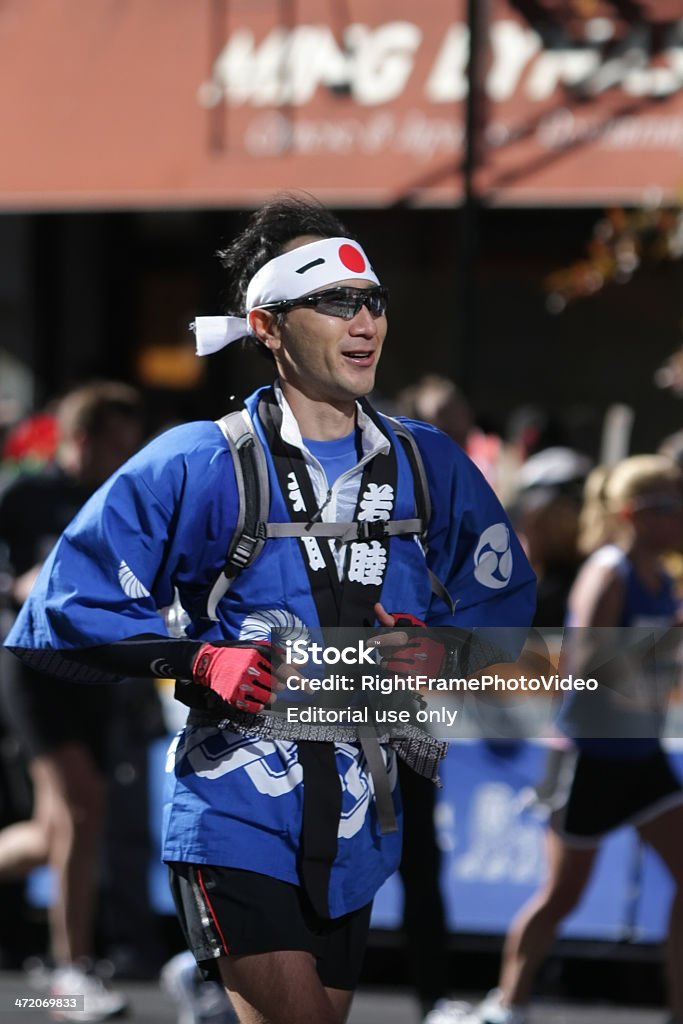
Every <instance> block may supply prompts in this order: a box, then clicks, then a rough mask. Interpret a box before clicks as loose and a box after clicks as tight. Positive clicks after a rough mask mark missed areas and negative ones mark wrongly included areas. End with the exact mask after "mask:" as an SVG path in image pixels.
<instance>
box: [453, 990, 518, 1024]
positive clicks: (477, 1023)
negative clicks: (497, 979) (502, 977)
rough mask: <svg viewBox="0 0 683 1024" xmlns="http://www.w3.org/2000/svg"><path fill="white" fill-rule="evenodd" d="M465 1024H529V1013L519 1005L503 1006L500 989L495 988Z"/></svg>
mask: <svg viewBox="0 0 683 1024" xmlns="http://www.w3.org/2000/svg"><path fill="white" fill-rule="evenodd" d="M464 1024H527V1015H526V1013H525V1012H524V1011H523V1010H520V1008H519V1007H517V1006H501V1003H500V989H498V988H494V989H493V990H492V991H491V992H489V994H488V995H487V996H486V999H484V1001H483V1002H482V1003H480V1004H479V1006H478V1007H477V1008H476V1009H475V1010H474V1012H473V1014H472V1015H471V1016H470V1017H468V1018H466V1019H465V1021H464Z"/></svg>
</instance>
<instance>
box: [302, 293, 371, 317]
mask: <svg viewBox="0 0 683 1024" xmlns="http://www.w3.org/2000/svg"><path fill="white" fill-rule="evenodd" d="M363 306H367V308H368V310H369V312H370V314H371V315H372V316H382V315H383V313H384V311H385V309H386V307H387V302H386V293H385V292H384V289H382V288H369V289H365V288H340V289H339V291H335V292H329V293H328V294H327V295H321V297H320V300H319V301H317V302H316V303H315V308H316V309H317V310H318V311H319V312H320V313H325V314H326V315H327V316H338V317H341V318H342V320H352V319H353V317H354V316H356V315H357V314H358V313H360V311H361V309H362V308H363Z"/></svg>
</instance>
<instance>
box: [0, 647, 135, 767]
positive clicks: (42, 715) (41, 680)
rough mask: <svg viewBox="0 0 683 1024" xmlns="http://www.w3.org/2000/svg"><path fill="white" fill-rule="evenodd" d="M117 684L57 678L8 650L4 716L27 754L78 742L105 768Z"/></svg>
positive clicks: (0, 694)
mask: <svg viewBox="0 0 683 1024" xmlns="http://www.w3.org/2000/svg"><path fill="white" fill-rule="evenodd" d="M116 685H117V684H116V683H70V682H66V681H65V680H62V679H55V678H53V677H52V676H47V675H44V674H43V673H40V672H34V671H33V669H30V668H28V667H27V666H26V665H22V663H21V662H20V661H18V659H16V658H15V657H14V656H13V655H10V654H9V653H8V652H5V657H4V658H3V660H2V676H1V682H0V702H1V706H2V712H1V713H2V717H3V719H4V721H5V723H6V725H7V727H8V728H9V729H10V730H11V731H12V732H13V733H14V734H15V735H16V737H17V739H18V740H19V741H20V743H21V745H22V747H23V750H24V753H25V755H26V757H27V758H29V760H32V759H33V758H35V757H39V756H41V755H42V754H49V753H50V752H51V751H53V750H55V749H57V748H58V747H62V746H66V745H67V744H70V743H78V744H79V745H80V746H84V747H86V749H87V750H88V751H89V752H90V754H91V756H92V758H93V760H94V762H95V764H96V765H97V766H98V767H99V768H100V770H101V771H104V770H105V769H106V767H107V759H108V754H109V750H108V747H109V740H108V737H109V733H110V732H111V708H112V704H113V694H114V687H115V686H116Z"/></svg>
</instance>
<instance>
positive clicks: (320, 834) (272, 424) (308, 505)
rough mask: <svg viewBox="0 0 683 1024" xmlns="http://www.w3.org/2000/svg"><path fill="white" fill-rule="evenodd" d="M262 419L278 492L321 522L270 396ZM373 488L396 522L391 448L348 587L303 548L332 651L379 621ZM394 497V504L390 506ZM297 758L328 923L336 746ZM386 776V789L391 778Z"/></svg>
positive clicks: (383, 560)
mask: <svg viewBox="0 0 683 1024" xmlns="http://www.w3.org/2000/svg"><path fill="white" fill-rule="evenodd" d="M363 408H364V411H365V413H366V414H367V415H368V416H369V417H370V419H371V420H372V421H373V423H375V425H376V426H377V428H378V429H379V430H380V431H381V432H382V433H383V434H384V435H385V436H387V434H386V429H385V428H384V427H383V425H382V423H381V421H380V420H379V418H378V417H377V415H376V414H375V412H374V410H373V409H372V408H371V406H370V405H369V404H368V403H366V402H363ZM258 414H259V418H260V419H261V422H262V423H263V426H264V429H265V433H266V437H267V440H268V448H269V449H270V453H271V455H272V458H273V463H274V466H275V471H276V474H277V478H278V483H279V485H280V491H281V493H282V496H283V498H284V501H285V505H286V506H287V510H288V513H289V516H290V518H291V520H292V521H293V522H302V523H313V522H316V521H317V520H318V519H320V517H321V515H322V508H319V507H318V503H317V501H316V498H315V493H314V491H313V485H312V484H311V479H310V477H309V475H308V469H307V468H306V463H305V461H304V457H303V455H302V453H301V451H300V450H299V449H298V448H296V447H295V446H294V445H290V444H287V443H286V442H285V441H283V439H282V411H281V409H280V407H279V405H278V404H277V400H276V398H275V394H274V392H273V389H272V388H270V389H269V390H268V391H266V392H265V393H264V395H263V397H262V398H261V401H260V402H259V407H258ZM371 484H375V485H376V487H377V488H382V494H383V496H384V499H385V500H384V501H383V503H382V504H383V508H384V509H385V511H386V514H387V518H389V519H391V518H392V517H393V510H394V506H395V503H396V492H397V487H398V468H397V462H396V455H395V452H394V450H393V446H392V447H391V448H390V450H389V453H388V454H387V455H384V454H382V455H378V456H376V457H375V458H374V459H371V460H370V461H369V462H368V463H367V464H366V465H365V467H364V469H363V475H362V479H361V484H360V488H359V491H358V501H357V503H356V510H355V513H354V517H353V518H354V520H355V521H357V522H360V523H361V531H362V532H361V533H360V535H359V539H358V541H352V542H350V543H349V544H348V545H347V550H346V558H345V563H344V572H343V580H340V579H339V574H338V571H337V565H336V563H335V560H334V557H333V554H332V550H331V548H330V544H329V542H328V541H327V540H324V539H319V540H314V541H313V540H309V542H308V543H309V544H317V547H318V552H316V553H315V556H314V557H312V555H311V551H310V549H309V548H307V544H306V540H305V539H303V538H302V539H300V540H299V545H300V548H301V555H302V558H303V561H304V565H305V566H306V571H307V574H308V579H309V583H310V587H311V593H312V595H313V600H314V601H315V606H316V609H317V612H318V618H319V621H320V624H321V626H322V627H323V631H324V634H325V642H326V643H327V644H332V643H334V634H335V632H336V631H335V626H342V627H348V626H370V625H371V624H372V623H373V622H374V621H375V613H374V605H375V604H376V602H377V601H378V600H379V597H380V594H381V590H382V583H383V576H384V569H385V568H386V565H387V562H388V558H389V538H388V537H384V536H383V535H382V521H381V520H375V521H373V520H372V519H367V520H365V519H362V520H360V521H359V519H358V517H359V515H363V514H364V512H363V508H362V504H361V503H362V501H363V498H364V496H365V495H366V494H367V493H368V489H369V486H370V485H371ZM387 485H389V487H390V488H391V491H389V489H388V487H387ZM375 493H376V492H375ZM389 494H390V496H391V501H390V502H389V501H388V500H386V498H387V495H389ZM321 560H322V561H321ZM322 563H324V566H323V564H322ZM350 576H351V577H352V578H350ZM298 752H299V761H300V763H301V766H302V769H303V777H304V808H303V824H302V832H301V842H300V848H299V873H300V877H301V881H302V884H303V887H304V888H305V890H306V893H307V895H308V897H309V899H310V900H311V903H312V904H313V907H314V909H315V910H316V912H317V913H318V914H320V916H322V917H329V916H330V913H329V901H328V892H329V882H330V873H331V870H332V864H333V862H334V859H335V857H336V854H337V831H338V828H339V818H340V815H341V809H342V794H341V786H340V783H339V775H338V773H337V766H336V762H335V754H334V744H333V743H318V742H314V741H309V740H300V741H299V743H298ZM382 774H383V776H384V781H386V775H385V773H384V772H383V773H382ZM373 777H374V776H373ZM387 785H388V783H387ZM377 786H378V781H377V779H375V787H376V788H377Z"/></svg>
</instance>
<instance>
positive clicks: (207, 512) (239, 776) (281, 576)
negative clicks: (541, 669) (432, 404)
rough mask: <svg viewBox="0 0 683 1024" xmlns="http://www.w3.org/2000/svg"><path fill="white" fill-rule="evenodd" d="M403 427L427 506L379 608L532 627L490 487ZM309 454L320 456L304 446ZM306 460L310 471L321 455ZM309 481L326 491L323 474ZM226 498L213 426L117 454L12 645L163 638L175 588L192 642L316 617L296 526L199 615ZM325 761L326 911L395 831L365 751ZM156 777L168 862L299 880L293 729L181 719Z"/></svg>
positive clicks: (370, 885)
mask: <svg viewBox="0 0 683 1024" xmlns="http://www.w3.org/2000/svg"><path fill="white" fill-rule="evenodd" d="M259 394H260V393H259V392H257V393H256V394H255V395H253V396H251V398H250V399H249V400H248V401H247V403H246V405H247V409H248V410H249V412H250V414H251V416H252V419H253V420H254V423H255V426H256V429H257V431H258V432H259V434H260V436H261V438H262V440H263V441H264V443H265V435H264V433H263V430H262V426H261V424H260V422H259V420H258V417H257V415H256V407H257V404H258V400H259ZM278 400H279V402H280V404H281V405H282V406H283V408H284V419H283V436H284V434H285V431H287V432H288V440H289V441H290V442H291V443H294V444H296V445H297V446H299V447H301V446H302V441H301V437H300V434H299V433H298V428H297V426H296V423H295V421H294V419H293V416H292V415H291V411H289V409H288V407H287V406H286V403H285V402H284V399H282V396H281V395H280V394H279V393H278ZM404 422H405V424H406V425H407V427H408V428H409V429H410V430H411V432H412V433H413V435H414V437H415V439H416V441H417V444H418V447H419V449H420V452H421V455H422V458H423V462H424V466H425V470H426V475H427V480H428V484H429V490H430V495H431V501H432V517H431V521H430V525H429V531H428V554H427V557H426V558H425V555H424V551H423V549H422V547H421V546H420V544H419V543H417V541H416V539H415V537H414V536H396V537H392V538H391V539H390V541H389V545H390V547H389V558H388V562H387V564H386V566H385V568H384V571H383V580H382V589H381V601H382V603H383V605H384V607H385V608H386V609H387V610H389V611H392V610H393V611H407V612H410V613H412V614H413V615H416V616H417V617H418V618H421V619H423V620H424V621H426V622H427V623H429V624H431V625H454V626H461V627H472V626H509V625H514V626H524V625H526V624H528V623H529V622H530V620H531V617H532V615H533V608H534V599H535V587H534V577H533V573H532V571H531V569H530V567H529V565H528V563H527V560H526V558H525V556H524V554H523V552H522V550H521V547H520V545H519V543H518V541H517V539H516V537H515V536H514V533H513V532H512V529H511V527H510V524H509V522H508V519H507V517H506V515H505V513H504V511H503V509H502V508H501V506H500V504H499V502H498V500H497V499H496V497H495V495H494V494H493V492H492V491H491V489H490V488H489V486H488V484H487V483H486V482H485V481H484V479H483V478H482V476H481V474H480V473H479V471H478V470H477V469H476V467H475V466H474V465H473V463H472V462H471V461H470V460H469V459H468V458H467V456H466V455H465V454H464V453H463V451H462V450H461V449H460V448H459V447H458V446H457V445H456V444H455V443H454V442H453V441H451V440H450V439H449V438H448V437H447V436H446V435H445V434H443V433H441V432H440V431H439V430H437V429H435V428H433V427H430V426H428V425H426V424H423V423H417V422H414V421H404ZM359 426H360V427H361V430H362V437H363V452H364V458H365V459H367V458H369V457H370V456H371V455H372V454H373V453H375V452H381V450H382V446H383V445H384V446H385V447H386V446H387V445H388V444H390V443H391V444H392V446H393V447H394V450H395V452H396V457H397V463H398V475H397V482H396V495H395V506H394V513H393V517H394V518H395V519H402V518H410V517H412V516H414V514H415V508H414V482H413V474H412V470H411V467H410V465H409V462H408V459H407V456H406V454H405V452H404V450H403V448H402V446H401V444H400V443H399V442H398V441H397V440H396V438H395V435H393V432H392V431H391V428H390V426H389V425H385V427H386V435H385V436H382V434H381V433H380V431H378V430H377V428H376V427H375V426H374V424H373V423H372V422H370V421H368V420H367V417H365V416H364V415H363V414H362V412H361V410H359ZM387 436H388V438H389V440H387ZM304 454H306V453H305V452H304ZM307 461H308V462H309V465H310V464H312V463H315V460H313V459H312V458H311V457H310V456H309V457H308V459H307ZM319 469H320V467H319V466H318V470H319ZM309 472H311V473H312V474H313V476H314V477H315V475H316V470H315V466H313V468H312V469H309ZM269 475H270V491H271V510H270V517H269V518H270V520H271V521H273V522H278V521H286V520H288V519H289V518H290V510H289V508H288V504H287V502H288V501H290V500H291V497H292V496H291V495H283V493H282V492H281V489H280V486H279V484H278V480H277V476H276V474H275V470H274V467H273V464H272V461H271V460H270V458H269ZM318 475H319V474H318ZM345 476H346V474H345ZM359 479H360V469H359V470H358V473H357V474H356V475H355V479H354V475H353V474H351V478H350V479H349V480H348V481H347V482H346V483H345V484H344V485H343V487H341V489H340V494H339V501H338V503H337V517H338V518H340V519H346V518H348V515H346V514H342V512H343V510H344V506H345V505H346V507H349V503H350V506H351V507H353V505H355V494H357V491H358V482H359ZM313 482H314V489H316V491H317V496H318V497H321V495H320V493H319V491H320V482H319V481H318V483H317V484H316V480H315V479H314V481H313ZM354 487H355V491H354ZM344 488H346V492H344ZM349 490H350V492H351V495H350V496H349V493H348V492H349ZM334 509H335V502H332V504H331V505H329V506H328V508H327V510H326V513H325V516H324V517H323V518H329V517H330V516H331V515H334V514H335V512H334ZM238 511H239V504H238V496H237V487H236V477H235V472H234V469H233V461H232V456H231V453H230V450H229V448H228V443H227V441H226V440H225V438H224V436H223V434H222V432H221V430H220V429H219V427H218V426H217V425H216V424H215V423H213V422H197V423H190V424H187V425H183V426H179V427H176V428H173V429H172V430H170V431H168V432H167V433H165V434H163V435H162V436H160V437H158V438H156V439H155V440H154V441H152V442H151V443H150V444H149V445H147V447H146V448H144V449H143V450H142V451H141V452H139V453H138V454H137V455H136V456H134V457H133V458H132V459H131V460H129V462H127V463H126V464H125V465H124V466H123V467H122V468H121V469H120V470H118V471H117V472H116V473H115V474H114V475H113V476H112V477H111V478H110V479H109V480H108V481H107V482H106V483H105V484H104V485H103V486H102V487H101V488H100V490H99V491H97V492H96V494H95V495H93V497H92V498H91V499H90V501H89V502H88V503H87V504H86V505H85V506H84V508H83V509H82V511H81V512H80V513H79V514H78V515H77V516H76V518H75V519H74V520H73V522H72V523H71V525H70V526H69V527H68V528H67V530H66V531H65V532H64V534H63V535H62V537H61V538H60V540H59V541H58V543H57V545H56V547H55V548H54V550H53V551H52V553H51V554H50V556H49V557H48V559H47V561H46V563H45V565H44V567H43V570H42V572H41V575H40V577H39V579H38V582H37V583H36V586H35V588H34V590H33V592H32V594H31V597H30V598H29V600H28V601H27V602H26V604H25V605H24V607H23V608H22V610H21V612H20V614H19V617H18V619H17V621H16V623H15V625H14V627H13V629H12V631H11V633H10V635H9V637H8V638H7V641H6V643H7V645H8V646H9V647H11V648H12V649H13V650H14V651H15V653H18V654H19V655H20V656H22V657H25V658H26V659H27V660H29V661H30V660H31V659H32V658H34V657H35V658H36V659H37V660H36V661H34V663H35V664H40V667H42V668H48V669H49V670H50V671H52V672H55V673H59V672H60V651H64V650H69V649H71V650H73V649H83V648H88V647H95V646H98V645H102V644H111V643H115V642H117V641H121V640H125V639H128V638H130V637H132V636H138V635H140V634H156V635H158V636H160V637H165V636H166V635H167V630H166V626H165V621H164V618H163V616H162V614H161V610H162V609H164V608H166V607H168V606H169V605H170V604H171V603H172V602H173V600H174V595H175V594H176V593H177V595H178V596H179V598H180V601H181V603H182V605H183V607H184V608H185V610H186V611H187V613H188V615H189V617H190V619H191V625H190V626H189V627H188V630H187V635H188V636H189V637H190V638H192V639H196V640H218V639H222V640H230V639H238V638H239V639H259V638H261V637H263V636H265V635H267V633H268V628H269V626H270V625H273V624H274V620H276V621H277V622H282V617H283V616H284V617H285V619H286V620H287V621H290V622H296V621H297V620H300V621H301V622H302V623H305V624H306V625H308V626H315V625H318V624H319V623H318V614H317V611H316V605H315V603H314V601H313V598H312V595H311V586H310V579H309V572H308V570H307V567H306V565H305V563H304V557H308V558H309V559H311V564H315V559H314V557H313V555H311V553H310V552H308V551H304V549H303V546H302V544H300V543H299V541H298V540H297V539H294V538H277V539H271V540H269V541H268V542H267V543H266V545H265V547H264V549H263V551H262V553H261V554H260V555H259V557H258V558H257V559H256V561H255V562H254V563H253V564H252V565H251V566H250V567H249V568H248V569H246V570H245V571H244V572H242V573H241V574H240V575H239V576H238V577H237V579H236V580H235V582H234V583H233V585H232V586H231V588H230V590H229V591H228V593H227V594H226V595H225V597H224V598H223V599H222V600H221V601H220V603H219V605H218V608H217V613H216V614H217V620H218V621H215V622H213V621H210V620H209V619H208V618H207V617H206V603H207V598H208V595H209V592H210V591H211V588H212V586H213V584H214V582H215V580H216V579H217V577H218V575H219V573H220V571H221V569H222V567H223V564H224V562H225V556H226V551H227V549H228V547H229V543H230V540H231V538H232V536H233V533H234V530H235V525H236V522H237V516H238ZM428 566H429V568H430V569H431V570H432V571H433V572H434V573H435V574H436V576H437V577H438V578H439V579H440V580H441V581H442V582H443V583H444V584H445V586H446V588H447V590H448V591H449V593H450V596H451V598H452V600H453V602H454V605H455V611H452V610H451V609H449V608H448V607H447V605H446V604H445V603H444V602H443V600H442V599H441V598H439V597H437V596H435V595H434V594H433V592H432V586H431V582H430V578H429V575H428V572H427V567H428ZM322 571H324V570H322ZM323 625H330V624H329V623H323ZM41 659H42V660H41ZM96 674H97V673H93V678H94V677H95V675H96ZM100 677H101V674H100ZM55 685H58V683H56V684H55ZM383 752H384V757H385V765H386V770H387V773H388V776H389V780H390V784H391V786H392V789H393V790H394V802H395V809H396V813H397V816H398V818H399V821H400V800H399V796H398V792H397V789H396V787H395V781H396V764H395V758H394V754H393V752H392V751H391V750H389V749H388V748H387V749H384V751H383ZM336 763H337V768H338V773H339V778H340V782H341V787H342V794H343V796H342V812H341V817H340V821H339V828H338V845H337V857H336V860H335V862H334V864H333V867H332V873H331V877H330V886H329V908H330V913H331V915H332V916H339V915H341V914H344V913H346V912H348V911H350V910H353V909H356V908H358V907H360V906H363V905H364V904H365V903H367V902H368V901H369V900H371V899H372V897H373V896H374V894H375V892H376V891H377V889H378V888H379V887H380V886H381V884H382V883H383V882H384V881H385V880H386V878H387V877H388V876H389V875H390V874H392V872H393V871H394V870H395V869H396V867H397V865H398V860H399V856H400V831H399V833H394V834H389V835H382V834H381V832H380V830H379V828H378V823H377V819H376V813H375V806H374V801H373V799H372V796H373V783H372V778H371V776H370V773H369V771H368V769H367V765H366V762H365V758H364V755H363V753H362V751H361V749H360V747H359V746H358V745H357V744H354V743H350V744H346V743H338V744H337V745H336ZM167 780H168V786H167V802H166V812H165V821H164V838H163V856H164V859H165V860H167V861H188V862H193V863H209V864H220V865H226V866H230V867H236V868H243V869H247V870H252V871H258V872H262V873H265V874H269V875H271V876H273V877H276V878H279V879H282V880H284V881H287V882H292V883H295V884H296V883H297V882H298V881H299V876H298V871H297V851H298V847H299V837H300V831H301V816H302V807H303V792H302V791H303V786H302V767H301V765H300V764H299V761H298V758H297V744H296V743H295V742H269V741H265V740H259V739H254V738H244V737H242V736H237V735H236V734H234V733H232V732H229V731H221V730H219V729H217V728H215V727H213V726H189V727H187V728H186V729H185V730H183V731H182V732H181V734H180V735H179V736H178V737H177V738H176V740H175V741H174V744H173V745H172V748H171V750H170V752H169V760H168V774H167Z"/></svg>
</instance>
